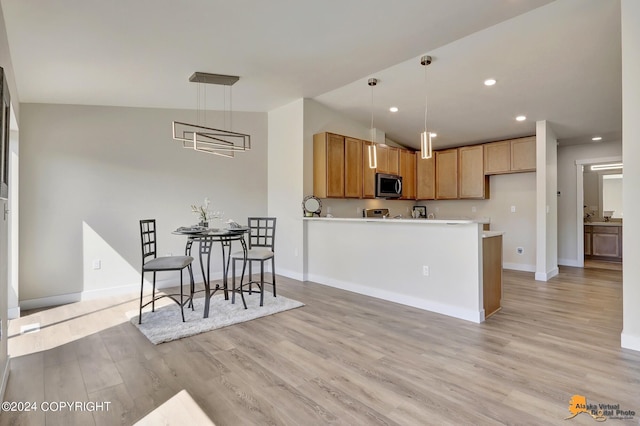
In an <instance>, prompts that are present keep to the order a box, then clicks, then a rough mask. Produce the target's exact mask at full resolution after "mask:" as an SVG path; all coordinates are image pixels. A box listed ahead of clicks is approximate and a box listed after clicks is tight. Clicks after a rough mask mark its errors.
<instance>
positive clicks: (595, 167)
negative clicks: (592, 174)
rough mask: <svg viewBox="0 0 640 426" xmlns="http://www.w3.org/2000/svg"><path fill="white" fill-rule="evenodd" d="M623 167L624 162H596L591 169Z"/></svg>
mask: <svg viewBox="0 0 640 426" xmlns="http://www.w3.org/2000/svg"><path fill="white" fill-rule="evenodd" d="M621 168H622V163H610V164H596V165H593V166H591V170H616V169H621Z"/></svg>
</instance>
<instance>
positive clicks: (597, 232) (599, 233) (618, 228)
mask: <svg viewBox="0 0 640 426" xmlns="http://www.w3.org/2000/svg"><path fill="white" fill-rule="evenodd" d="M584 230H585V233H584V237H585V242H584V247H585V250H584V254H585V257H587V258H589V259H596V260H610V261H622V225H607V226H602V225H601V226H599V225H587V224H585V226H584ZM587 248H588V249H589V250H587Z"/></svg>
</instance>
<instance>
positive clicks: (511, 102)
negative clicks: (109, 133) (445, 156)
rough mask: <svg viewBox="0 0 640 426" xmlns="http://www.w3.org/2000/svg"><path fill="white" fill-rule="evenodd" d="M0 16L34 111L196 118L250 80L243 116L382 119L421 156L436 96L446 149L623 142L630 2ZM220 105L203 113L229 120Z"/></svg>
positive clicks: (216, 6)
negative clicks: (227, 85)
mask: <svg viewBox="0 0 640 426" xmlns="http://www.w3.org/2000/svg"><path fill="white" fill-rule="evenodd" d="M1 3H2V9H3V13H4V19H5V22H6V27H7V33H8V38H9V47H10V51H11V56H12V60H13V67H14V71H15V74H16V83H17V86H18V92H19V98H20V101H21V102H23V103H61V104H87V105H116V106H134V107H158V108H189V109H193V108H195V107H196V106H197V105H198V104H197V87H196V86H197V85H196V84H194V83H190V82H189V81H188V78H189V76H190V75H191V74H192V73H193V72H194V71H202V72H210V73H217V74H230V75H237V76H239V77H240V80H239V81H238V82H237V83H236V84H235V85H234V86H233V87H232V92H231V94H232V104H231V108H233V110H243V111H269V110H272V109H274V108H277V107H279V106H282V105H285V104H287V103H289V102H291V101H294V100H295V99H299V98H302V97H305V98H313V99H316V100H317V101H318V102H320V103H322V104H325V105H327V106H329V107H331V108H334V109H336V110H338V111H340V112H341V113H343V114H344V115H345V116H349V117H351V118H353V119H354V120H357V121H359V122H362V123H363V124H364V125H367V126H369V123H370V119H371V113H372V111H373V115H374V121H375V124H374V126H375V127H376V128H378V129H381V130H383V131H385V132H386V134H387V137H388V138H390V139H392V140H394V141H397V142H398V143H401V144H404V145H407V146H411V147H414V148H417V147H418V142H419V133H420V132H421V131H422V129H423V126H424V107H425V95H426V96H427V98H428V103H429V110H428V125H429V127H430V128H431V129H432V130H433V131H435V132H437V133H438V137H437V139H436V141H437V142H436V144H435V147H436V148H439V147H446V146H452V145H461V144H468V143H475V142H483V141H489V140H496V139H500V138H507V137H516V136H524V135H529V134H533V133H534V131H535V122H536V121H537V120H548V121H550V122H551V124H552V126H553V129H554V131H555V132H556V134H557V136H558V138H559V139H560V141H561V142H562V143H567V144H569V143H581V142H588V141H590V140H591V137H592V136H594V135H601V136H603V138H604V141H610V140H617V141H619V140H620V138H621V136H620V135H621V109H622V107H621V52H620V4H619V0H555V1H551V0H483V1H477V0H403V1H401V2H389V1H387V0H368V1H366V2H363V1H356V0H325V1H322V2H307V1H293V0H271V1H269V2H265V1H260V0H235V1H233V2H231V1H220V0H182V1H173V0H138V1H131V0H111V1H97V0H56V1H55V2H52V1H42V0H41V1H24V0H1ZM424 54H429V55H431V56H432V57H433V63H432V64H431V65H430V66H429V67H428V68H427V73H426V86H425V69H424V67H423V66H421V65H420V57H421V56H422V55H424ZM371 77H376V78H378V79H379V84H378V85H377V86H376V87H375V88H374V89H373V91H372V89H371V88H370V87H369V86H368V85H367V80H368V79H369V78H371ZM490 77H491V78H495V79H496V80H497V84H496V85H494V86H492V87H487V86H484V85H483V81H484V80H485V79H487V78H490ZM223 90H224V88H223V87H222V86H219V87H218V86H213V87H212V88H211V89H210V90H209V91H208V92H207V93H208V95H207V96H208V101H207V108H209V109H224V108H229V99H228V94H227V95H225V92H223ZM225 96H227V99H226V101H225ZM372 97H373V104H372ZM225 105H226V106H225ZM391 106H397V107H398V108H399V111H398V112H396V113H391V112H389V110H388V108H389V107H391ZM517 115H525V116H526V117H527V120H525V121H523V122H517V121H515V116H517Z"/></svg>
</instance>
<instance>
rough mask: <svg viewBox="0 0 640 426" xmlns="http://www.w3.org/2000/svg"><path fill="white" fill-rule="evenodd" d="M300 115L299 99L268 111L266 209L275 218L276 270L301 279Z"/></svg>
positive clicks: (301, 192)
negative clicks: (267, 191) (267, 192)
mask: <svg viewBox="0 0 640 426" xmlns="http://www.w3.org/2000/svg"><path fill="white" fill-rule="evenodd" d="M303 114H304V102H303V100H302V99H299V100H297V101H295V102H292V103H290V104H288V105H285V106H283V107H280V108H278V109H275V110H272V111H270V112H269V154H268V162H269V173H268V177H269V178H268V179H269V184H268V190H269V196H268V212H269V216H274V217H277V218H278V220H277V223H276V236H277V237H276V249H275V251H276V252H277V253H278V254H277V256H276V257H275V259H276V273H278V274H282V275H286V276H288V277H291V278H295V279H299V280H301V279H302V269H303V265H302V261H303V257H302V250H303V230H302V200H303V198H304V191H303V178H302V177H303V173H304V172H303V167H304V150H305V146H304V144H303V140H304V137H303Z"/></svg>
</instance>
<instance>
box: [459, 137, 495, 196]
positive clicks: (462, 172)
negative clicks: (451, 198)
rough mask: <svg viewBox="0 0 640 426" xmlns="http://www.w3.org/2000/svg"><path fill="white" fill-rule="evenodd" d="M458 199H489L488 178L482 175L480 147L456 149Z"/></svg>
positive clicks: (481, 151) (482, 165)
mask: <svg viewBox="0 0 640 426" xmlns="http://www.w3.org/2000/svg"><path fill="white" fill-rule="evenodd" d="M458 161H459V165H458V166H459V167H458V183H459V190H460V193H459V198H480V199H484V198H489V177H488V176H485V174H484V149H483V146H482V145H475V146H465V147H462V148H458Z"/></svg>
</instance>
